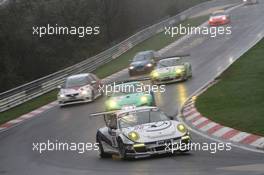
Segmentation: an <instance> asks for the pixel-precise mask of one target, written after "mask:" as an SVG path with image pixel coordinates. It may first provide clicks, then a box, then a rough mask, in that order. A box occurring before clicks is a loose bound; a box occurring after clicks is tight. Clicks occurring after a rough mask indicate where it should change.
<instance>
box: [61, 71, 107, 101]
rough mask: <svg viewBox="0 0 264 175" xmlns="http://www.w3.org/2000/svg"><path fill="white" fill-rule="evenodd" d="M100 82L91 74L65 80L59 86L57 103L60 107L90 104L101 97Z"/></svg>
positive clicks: (74, 76)
mask: <svg viewBox="0 0 264 175" xmlns="http://www.w3.org/2000/svg"><path fill="white" fill-rule="evenodd" d="M100 86H102V84H101V81H100V80H99V79H98V78H97V76H96V75H94V74H91V73H89V74H88V73H85V74H78V75H73V76H70V77H68V78H67V79H66V81H65V83H64V85H63V86H59V87H58V88H59V89H60V91H59V93H58V97H57V98H58V102H59V104H60V106H64V105H67V104H75V103H83V102H91V101H93V100H95V99H96V98H97V97H99V96H101V95H102V93H101V92H99V91H100V90H99V89H100Z"/></svg>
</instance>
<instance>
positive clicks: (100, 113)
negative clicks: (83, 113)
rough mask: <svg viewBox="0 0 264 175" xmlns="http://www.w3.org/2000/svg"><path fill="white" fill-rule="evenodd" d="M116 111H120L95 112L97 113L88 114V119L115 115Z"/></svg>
mask: <svg viewBox="0 0 264 175" xmlns="http://www.w3.org/2000/svg"><path fill="white" fill-rule="evenodd" d="M118 111H120V110H115V111H105V112H97V113H93V114H90V117H98V116H101V117H104V116H105V115H107V114H115V113H117V112H118Z"/></svg>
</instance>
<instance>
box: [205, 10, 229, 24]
mask: <svg viewBox="0 0 264 175" xmlns="http://www.w3.org/2000/svg"><path fill="white" fill-rule="evenodd" d="M229 23H230V16H229V15H228V14H227V13H226V12H225V11H216V12H214V13H213V14H212V15H211V16H210V19H209V25H210V26H220V25H226V24H229Z"/></svg>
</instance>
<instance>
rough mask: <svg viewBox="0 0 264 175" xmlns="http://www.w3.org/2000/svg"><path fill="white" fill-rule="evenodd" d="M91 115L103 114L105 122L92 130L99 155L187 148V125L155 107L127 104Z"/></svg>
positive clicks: (138, 154) (128, 155)
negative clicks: (119, 108) (94, 131)
mask: <svg viewBox="0 0 264 175" xmlns="http://www.w3.org/2000/svg"><path fill="white" fill-rule="evenodd" d="M92 116H103V117H104V120H105V123H106V125H105V127H102V128H99V129H98V130H97V134H96V142H97V143H98V146H99V155H100V157H102V158H104V157H108V156H109V155H110V156H111V155H112V154H117V155H119V156H120V157H121V158H122V159H128V158H142V157H149V156H151V155H159V154H167V153H169V154H174V151H175V153H176V152H188V151H190V148H191V147H190V146H189V145H190V144H191V137H190V134H189V132H188V129H187V128H186V127H185V126H184V125H183V124H182V123H180V122H178V121H175V120H172V118H170V117H168V116H167V115H166V114H165V113H163V112H162V111H160V110H159V109H158V108H157V107H146V106H144V107H127V108H126V109H122V110H117V111H108V112H102V113H96V114H92Z"/></svg>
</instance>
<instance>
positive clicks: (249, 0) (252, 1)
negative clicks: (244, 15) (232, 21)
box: [243, 0, 258, 5]
mask: <svg viewBox="0 0 264 175" xmlns="http://www.w3.org/2000/svg"><path fill="white" fill-rule="evenodd" d="M243 2H244V4H245V5H253V4H257V3H258V0H243Z"/></svg>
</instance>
